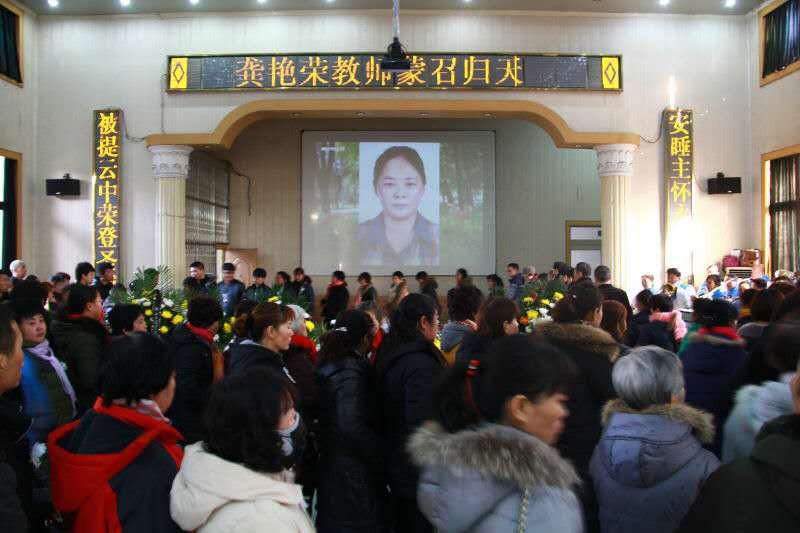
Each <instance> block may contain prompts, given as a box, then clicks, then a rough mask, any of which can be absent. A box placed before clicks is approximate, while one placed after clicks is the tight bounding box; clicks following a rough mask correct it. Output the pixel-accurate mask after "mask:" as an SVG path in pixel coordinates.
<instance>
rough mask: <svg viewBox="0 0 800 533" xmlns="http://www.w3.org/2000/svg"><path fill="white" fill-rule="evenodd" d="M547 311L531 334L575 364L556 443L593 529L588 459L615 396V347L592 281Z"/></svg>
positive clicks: (594, 509) (595, 522)
mask: <svg viewBox="0 0 800 533" xmlns="http://www.w3.org/2000/svg"><path fill="white" fill-rule="evenodd" d="M551 316H552V318H553V322H546V323H543V324H539V325H537V326H536V328H535V330H534V335H538V336H541V337H543V338H544V339H546V340H547V341H549V342H550V343H551V344H553V345H554V346H555V347H556V348H559V349H561V350H562V351H563V352H564V353H566V354H567V355H569V356H570V358H571V359H572V361H573V362H574V364H575V367H576V368H577V376H576V378H575V381H574V385H573V387H572V390H571V391H570V393H569V400H568V402H567V410H568V411H569V417H568V418H567V422H566V425H565V427H564V432H563V433H562V434H561V438H560V439H559V441H558V445H557V447H558V450H559V451H560V452H561V455H562V456H563V457H565V458H566V459H569V460H570V461H571V462H572V463H573V464H574V465H575V469H576V470H577V471H578V475H579V476H580V477H581V479H582V480H583V482H584V483H583V485H582V486H581V488H580V490H579V494H578V496H579V497H580V499H581V503H582V504H583V509H584V518H585V523H586V529H587V531H597V530H598V528H599V523H598V518H597V502H596V500H595V497H594V491H593V488H592V481H591V477H590V475H589V461H590V460H591V458H592V452H593V451H594V449H595V447H596V446H597V443H598V442H599V441H600V435H601V433H602V427H601V424H600V412H601V411H602V409H603V406H604V405H605V404H606V402H608V401H609V400H611V399H613V398H616V397H617V393H616V391H615V390H614V385H613V383H612V382H611V369H612V368H613V365H614V361H616V359H617V357H619V353H620V347H619V344H617V341H615V340H614V338H613V337H612V336H611V335H610V334H609V333H607V332H605V331H603V330H602V329H600V322H601V320H602V318H603V311H602V296H601V295H600V291H599V290H598V289H597V287H595V286H594V285H592V284H591V283H585V282H583V283H578V284H577V285H574V286H573V287H572V288H570V290H569V291H568V292H567V294H566V295H565V296H564V298H563V299H561V300H560V301H559V302H558V303H557V304H556V306H555V308H553V312H552V314H551Z"/></svg>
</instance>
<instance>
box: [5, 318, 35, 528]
mask: <svg viewBox="0 0 800 533" xmlns="http://www.w3.org/2000/svg"><path fill="white" fill-rule="evenodd" d="M22 361H23V355H22V333H20V331H19V328H18V327H17V324H16V322H14V320H13V319H12V316H11V312H10V309H9V308H8V306H7V305H6V304H3V305H0V524H2V529H3V532H4V533H6V532H8V533H23V532H25V531H27V529H28V519H27V517H26V516H25V511H24V510H23V507H22V501H21V499H20V494H19V490H18V485H19V488H20V489H22V488H24V487H25V486H26V484H25V479H26V478H29V477H30V472H22V471H20V468H19V466H20V465H19V462H18V461H16V457H17V456H18V455H19V454H18V451H19V449H20V447H21V448H22V449H24V450H26V451H27V442H26V441H25V434H26V433H27V431H28V428H30V425H31V419H30V418H29V417H27V416H25V413H24V412H23V410H22V405H21V404H19V403H16V402H13V401H11V400H8V399H6V398H4V397H3V394H4V393H6V392H8V391H10V390H13V389H16V388H17V387H18V386H19V382H20V379H21V378H22ZM23 455H27V454H23ZM15 467H17V468H15ZM23 497H24V499H26V500H30V494H23Z"/></svg>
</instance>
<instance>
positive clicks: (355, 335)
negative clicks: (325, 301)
mask: <svg viewBox="0 0 800 533" xmlns="http://www.w3.org/2000/svg"><path fill="white" fill-rule="evenodd" d="M372 330H373V322H372V319H371V318H370V316H369V315H367V314H366V313H365V312H363V311H357V310H349V311H345V312H343V313H342V314H340V315H339V318H338V320H337V321H336V327H335V329H333V330H332V331H330V332H328V333H327V334H325V336H324V337H323V338H322V350H321V352H320V365H319V368H318V369H317V372H316V375H317V383H318V385H319V390H320V395H321V398H320V399H321V401H320V414H319V423H320V436H321V443H320V444H321V448H322V456H321V461H320V479H319V492H318V495H317V498H318V499H317V530H318V531H320V532H338V531H349V532H352V533H355V532H359V531H363V532H365V533H366V532H373V531H374V532H381V531H388V523H387V518H388V513H387V497H388V494H387V493H386V481H385V480H384V478H383V453H382V451H381V445H380V434H379V433H378V431H377V412H376V409H375V392H374V386H373V381H372V377H371V372H370V370H371V367H370V365H369V362H368V361H367V358H366V355H367V354H368V353H369V351H370V347H371V344H372Z"/></svg>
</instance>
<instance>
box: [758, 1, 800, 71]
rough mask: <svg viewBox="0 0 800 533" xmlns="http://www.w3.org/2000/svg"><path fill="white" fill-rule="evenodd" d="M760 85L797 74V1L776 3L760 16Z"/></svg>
mask: <svg viewBox="0 0 800 533" xmlns="http://www.w3.org/2000/svg"><path fill="white" fill-rule="evenodd" d="M759 25H760V26H759V37H760V43H761V47H760V54H761V85H762V86H763V85H766V84H768V83H770V82H773V81H775V80H778V79H780V78H783V77H784V76H788V75H789V74H791V73H792V72H795V71H797V70H800V0H777V1H776V2H773V3H772V4H771V5H769V6H767V7H765V8H764V9H762V10H761V11H760V12H759Z"/></svg>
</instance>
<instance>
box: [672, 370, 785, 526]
mask: <svg viewBox="0 0 800 533" xmlns="http://www.w3.org/2000/svg"><path fill="white" fill-rule="evenodd" d="M798 376H800V374H795V377H794V378H793V379H792V381H791V383H790V388H791V391H792V401H793V403H794V408H793V411H794V413H793V414H791V415H787V416H782V417H779V418H776V419H775V420H772V421H770V422H767V423H766V424H765V425H764V427H763V428H761V431H760V432H759V433H758V435H757V436H756V444H755V446H754V447H753V451H752V452H751V453H750V456H749V457H746V458H743V459H737V460H736V461H733V462H732V463H729V464H725V465H722V466H721V467H720V468H719V470H717V471H716V472H714V474H712V475H711V477H710V478H709V479H708V481H707V482H706V484H705V485H704V486H703V489H702V490H701V491H700V495H699V496H698V497H697V499H696V500H695V502H694V505H693V506H692V508H691V510H690V511H689V514H688V515H687V516H686V519H685V520H684V523H683V525H682V526H681V529H679V530H678V533H730V532H734V531H735V532H736V533H765V532H768V533H790V532H796V531H800V462H798V460H797V458H798V457H800V377H798Z"/></svg>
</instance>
